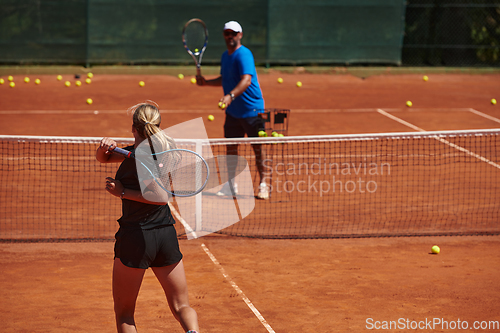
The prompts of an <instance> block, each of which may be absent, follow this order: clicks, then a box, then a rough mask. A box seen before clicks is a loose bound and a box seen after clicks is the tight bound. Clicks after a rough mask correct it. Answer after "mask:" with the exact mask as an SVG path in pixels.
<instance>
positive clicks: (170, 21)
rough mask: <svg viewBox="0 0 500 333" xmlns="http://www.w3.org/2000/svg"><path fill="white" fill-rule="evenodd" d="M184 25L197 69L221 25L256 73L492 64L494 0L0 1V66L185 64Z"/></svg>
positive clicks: (496, 34) (213, 47)
mask: <svg viewBox="0 0 500 333" xmlns="http://www.w3.org/2000/svg"><path fill="white" fill-rule="evenodd" d="M193 17H199V18H201V19H203V20H204V21H205V22H206V23H207V26H208V29H209V32H210V38H209V45H208V49H207V51H206V53H205V55H204V58H203V59H204V63H205V64H207V63H212V64H218V63H219V60H220V55H221V54H222V52H223V51H224V50H225V44H224V41H223V38H222V36H221V29H222V26H223V24H224V22H226V21H229V20H237V21H239V22H240V23H241V24H242V26H243V29H244V38H243V43H244V44H245V45H246V46H248V47H249V48H250V49H251V50H252V51H253V53H254V56H255V59H256V62H257V63H258V64H261V65H262V64H267V65H270V64H286V65H297V64H312V65H314V64H343V65H345V64H347V65H350V64H394V65H401V64H403V65H446V66H455V65H457V66H458V65H461V66H463V65H487V66H498V65H499V64H500V61H499V59H498V57H499V55H500V48H499V44H500V43H499V41H500V25H499V24H500V1H499V0H467V1H464V0H409V1H408V2H405V0H314V1H301V0H286V1H285V0H246V1H242V0H226V1H218V0H217V1H203V0H183V1H180V0H0V47H1V48H2V52H1V53H0V63H3V64H26V63H41V64H49V63H54V64H85V65H87V66H88V65H94V64H187V63H189V62H190V57H188V56H187V54H186V53H185V52H184V49H183V48H182V43H181V38H180V33H181V30H182V27H183V25H184V23H185V22H187V21H188V20H189V19H190V18H193ZM405 17H406V21H405Z"/></svg>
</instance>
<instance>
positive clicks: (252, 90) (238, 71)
mask: <svg viewBox="0 0 500 333" xmlns="http://www.w3.org/2000/svg"><path fill="white" fill-rule="evenodd" d="M220 74H221V76H222V88H223V90H224V95H227V94H229V93H230V92H231V90H233V89H234V87H236V86H237V85H238V83H239V82H240V81H241V76H242V75H246V74H249V75H251V76H252V83H251V84H250V86H249V87H248V88H247V89H246V90H245V92H243V94H242V95H240V96H238V97H236V98H235V99H234V101H233V102H232V103H231V104H230V105H229V107H228V108H227V109H226V113H227V114H229V115H231V116H233V117H235V118H248V117H256V116H257V113H258V110H263V109H264V99H263V97H262V90H261V89H260V85H259V80H258V79H257V71H256V69H255V62H254V59H253V54H252V52H251V51H250V50H249V49H248V48H246V47H245V46H243V45H242V46H240V47H239V48H238V49H237V50H236V51H235V52H234V53H233V54H231V55H229V54H228V51H226V52H224V53H223V54H222V58H221V68H220ZM260 112H263V111H260Z"/></svg>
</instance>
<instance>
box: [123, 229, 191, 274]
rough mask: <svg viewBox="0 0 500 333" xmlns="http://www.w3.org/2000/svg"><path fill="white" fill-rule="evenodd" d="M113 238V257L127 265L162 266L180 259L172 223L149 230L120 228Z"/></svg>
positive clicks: (145, 267) (180, 254)
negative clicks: (114, 239)
mask: <svg viewBox="0 0 500 333" xmlns="http://www.w3.org/2000/svg"><path fill="white" fill-rule="evenodd" d="M115 238H116V242H115V258H120V261H121V262H122V263H123V264H124V265H125V266H128V267H133V268H142V269H147V268H148V267H164V266H169V265H172V264H175V263H178V262H179V261H181V259H182V253H181V251H180V249H179V242H178V240H177V232H176V231H175V227H174V226H173V225H167V226H162V227H158V228H154V229H149V230H142V229H123V228H120V229H119V230H118V232H117V233H116V235H115Z"/></svg>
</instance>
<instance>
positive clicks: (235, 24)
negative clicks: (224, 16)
mask: <svg viewBox="0 0 500 333" xmlns="http://www.w3.org/2000/svg"><path fill="white" fill-rule="evenodd" d="M224 30H233V31H234V32H243V29H242V28H241V25H240V24H239V23H238V22H236V21H229V22H227V23H226V24H224Z"/></svg>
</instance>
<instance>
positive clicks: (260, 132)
mask: <svg viewBox="0 0 500 333" xmlns="http://www.w3.org/2000/svg"><path fill="white" fill-rule="evenodd" d="M258 134H259V136H260V137H264V136H267V133H266V131H259V133H258Z"/></svg>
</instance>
